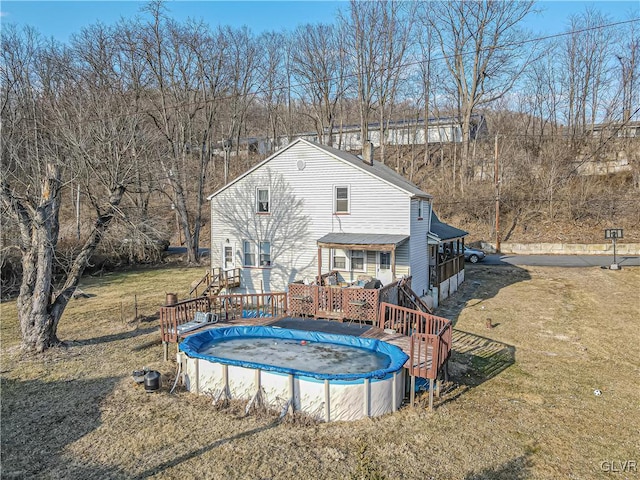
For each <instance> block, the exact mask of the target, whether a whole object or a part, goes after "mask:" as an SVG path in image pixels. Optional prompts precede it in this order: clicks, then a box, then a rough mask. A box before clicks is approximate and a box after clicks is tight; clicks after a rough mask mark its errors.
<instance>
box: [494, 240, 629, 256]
mask: <svg viewBox="0 0 640 480" xmlns="http://www.w3.org/2000/svg"><path fill="white" fill-rule="evenodd" d="M482 248H483V249H484V250H486V251H495V244H490V243H483V244H482ZM500 251H501V252H502V253H513V254H521V255H613V244H612V243H611V242H609V243H590V244H581V243H510V242H504V243H502V244H501V245H500ZM616 255H640V243H618V244H617V245H616Z"/></svg>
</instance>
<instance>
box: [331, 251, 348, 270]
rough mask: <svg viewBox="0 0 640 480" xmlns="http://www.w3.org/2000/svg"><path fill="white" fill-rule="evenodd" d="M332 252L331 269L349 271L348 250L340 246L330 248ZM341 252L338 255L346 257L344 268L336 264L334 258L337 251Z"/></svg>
mask: <svg viewBox="0 0 640 480" xmlns="http://www.w3.org/2000/svg"><path fill="white" fill-rule="evenodd" d="M330 251H331V254H330V257H331V260H330V263H329V265H331V268H330V270H339V271H340V272H348V271H349V255H348V254H347V252H348V250H347V251H345V250H342V249H339V248H332V249H330ZM337 252H339V253H340V254H339V255H337V256H338V257H344V268H338V267H336V266H335V262H334V258H335V257H336V253H337Z"/></svg>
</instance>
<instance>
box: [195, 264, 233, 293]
mask: <svg viewBox="0 0 640 480" xmlns="http://www.w3.org/2000/svg"><path fill="white" fill-rule="evenodd" d="M202 286H204V289H203V290H202V292H201V293H200V294H199V296H201V297H206V296H214V295H218V294H219V293H220V291H221V290H222V289H223V288H226V289H227V290H229V289H230V288H234V287H239V286H240V269H239V268H234V269H233V270H222V269H221V268H214V269H213V271H211V272H210V271H207V272H206V273H205V274H204V276H203V277H202V278H201V279H200V281H199V282H198V283H196V284H195V285H194V286H193V287H192V288H191V291H190V292H189V298H193V297H197V296H198V289H199V288H200V287H202Z"/></svg>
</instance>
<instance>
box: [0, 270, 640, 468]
mask: <svg viewBox="0 0 640 480" xmlns="http://www.w3.org/2000/svg"><path fill="white" fill-rule="evenodd" d="M200 273H201V272H200V270H189V269H177V268H174V269H165V270H145V271H140V272H129V273H126V274H113V275H108V276H105V277H103V278H99V279H90V280H87V281H85V282H84V284H83V290H84V291H85V292H87V293H89V294H93V295H95V296H93V297H91V298H86V299H79V300H76V301H73V302H72V304H71V305H70V307H69V309H68V311H67V312H66V313H65V316H64V317H63V320H62V322H61V325H60V330H59V336H60V338H61V339H64V340H66V341H67V342H68V346H67V348H62V349H56V350H52V351H49V352H47V353H46V354H45V355H42V356H32V355H27V354H24V353H22V352H21V350H20V349H19V346H18V345H19V338H18V327H17V322H16V315H15V306H14V304H13V303H4V304H2V306H1V310H0V313H1V322H0V327H1V330H0V332H1V334H2V358H1V369H2V370H1V375H2V377H1V381H2V383H1V386H2V392H1V394H2V397H1V399H2V419H1V420H2V424H1V434H2V437H1V439H2V477H4V478H71V479H74V478H77V479H85V478H149V477H153V478H181V479H190V478H239V479H240V478H241V479H245V478H254V479H267V478H278V479H280V478H285V479H286V478H296V479H300V478H387V479H395V478H416V479H418V478H419V479H424V478H444V479H448V478H460V479H463V478H464V479H481V478H491V479H495V478H505V479H506V478H509V479H514V478H516V479H517V478H523V479H524V478H545V479H547V478H548V479H557V478H594V477H598V476H599V475H601V476H602V477H603V478H609V477H610V476H611V474H606V473H604V472H602V471H601V470H600V462H601V461H605V460H615V461H624V460H628V459H631V460H636V461H639V463H640V453H639V451H638V438H640V411H639V409H638V398H639V397H638V378H640V365H639V361H638V345H639V344H640V333H639V329H638V321H639V320H638V319H640V298H639V295H640V294H639V292H640V269H625V270H622V271H617V272H615V271H609V270H601V269H559V268H535V267H530V268H527V269H523V268H517V267H484V266H473V267H471V268H469V269H468V270H467V281H466V282H465V284H464V287H463V289H462V290H461V292H459V295H457V296H456V297H454V298H453V299H451V300H450V301H448V302H447V303H446V304H445V305H444V306H443V308H442V309H441V311H440V312H439V313H441V314H444V315H449V316H450V317H451V318H453V319H455V320H456V341H455V345H454V347H455V349H456V351H455V353H454V361H453V362H452V365H451V372H452V377H453V382H452V383H451V384H449V385H448V390H447V393H446V394H445V395H444V397H443V399H442V400H441V402H440V405H439V407H438V408H437V410H436V411H435V412H434V413H429V412H428V411H426V410H425V409H424V408H417V409H410V408H404V409H402V410H401V411H400V412H398V413H396V414H393V415H387V416H384V417H381V418H377V419H372V420H364V421H359V422H351V423H339V422H338V423H331V424H322V423H315V422H309V421H305V420H304V419H299V418H298V419H294V420H288V421H285V422H281V423H278V422H277V421H276V416H275V415H273V414H269V413H263V414H259V415H255V414H254V415H250V416H248V417H245V416H244V409H243V405H242V404H239V403H238V402H231V403H230V404H229V405H227V406H223V407H220V406H218V407H216V406H213V405H212V404H211V400H210V399H209V398H207V397H202V396H201V397H198V396H195V395H192V394H189V393H186V392H182V391H180V392H178V393H177V394H174V395H170V394H169V393H168V390H169V388H170V382H171V381H172V380H173V378H174V374H175V372H174V364H173V363H164V362H162V349H161V346H160V344H159V342H158V333H157V328H156V320H155V319H154V314H155V312H156V311H157V307H158V305H160V304H161V303H162V302H163V300H164V296H165V292H167V291H177V292H179V294H180V295H181V296H182V297H183V296H184V294H185V292H186V290H188V286H189V284H190V283H191V282H192V281H193V280H194V279H195V278H196V277H197V276H198V275H199V274H200ZM134 294H137V295H138V298H139V302H140V310H141V312H142V313H144V314H145V315H146V316H147V317H146V318H144V319H143V320H142V321H139V322H132V321H131V320H132V319H131V318H126V319H125V321H122V320H121V319H120V311H121V309H120V301H122V300H123V299H124V300H125V301H126V302H127V304H130V303H131V298H132V296H133V295H134ZM487 319H490V320H491V323H492V324H493V325H494V328H492V329H488V328H487V326H486V325H487ZM142 366H149V367H152V368H154V369H157V370H159V371H160V372H161V373H162V374H163V376H164V384H163V388H162V391H161V392H160V393H157V394H146V393H145V392H144V391H143V390H142V388H141V387H138V386H136V385H135V384H134V382H133V380H132V378H131V376H130V375H131V371H132V370H134V369H137V368H140V367H142ZM596 388H598V389H601V390H602V392H603V394H602V396H599V397H596V396H594V394H593V391H594V389H596ZM423 401H424V400H423ZM625 475H632V476H627V477H625ZM633 476H634V475H633V474H620V475H618V476H617V478H632V477H633Z"/></svg>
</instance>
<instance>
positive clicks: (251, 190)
mask: <svg viewBox="0 0 640 480" xmlns="http://www.w3.org/2000/svg"><path fill="white" fill-rule="evenodd" d="M264 173H265V175H264V176H249V177H247V178H245V179H244V180H243V181H241V182H239V183H238V184H237V185H236V186H235V187H233V188H231V189H230V190H229V191H227V192H223V193H222V194H221V195H219V196H218V197H216V198H214V199H213V200H212V208H213V209H214V211H215V213H216V216H217V217H218V221H217V224H216V228H218V229H219V235H220V236H221V237H222V238H225V237H226V238H227V239H233V242H232V244H233V243H235V244H236V248H235V253H234V257H235V264H236V266H241V265H243V264H244V261H245V258H244V257H245V253H247V254H253V253H255V259H254V263H255V264H257V266H262V267H265V266H266V267H268V268H260V269H249V270H246V272H253V274H252V275H249V274H246V272H243V279H242V283H243V286H245V288H247V289H248V290H252V291H259V290H261V289H265V290H267V291H269V290H270V288H269V285H270V284H273V285H276V286H280V287H281V288H284V287H286V286H287V285H288V284H289V283H291V282H292V281H295V280H300V279H302V278H304V277H305V276H310V277H311V278H313V277H314V276H315V275H316V274H317V270H316V269H315V268H314V265H315V261H316V256H315V255H314V256H313V257H312V258H309V255H308V252H309V251H311V252H313V251H315V249H316V240H317V238H316V237H315V236H313V234H312V232H311V231H310V230H309V228H310V224H311V219H310V217H309V216H308V215H306V214H305V213H304V199H302V198H298V197H296V195H295V194H294V191H293V189H292V188H291V186H290V185H289V184H288V183H287V181H286V180H285V178H284V176H283V175H282V174H280V173H277V172H274V171H272V170H271V169H270V168H269V167H267V168H266V169H265V170H264ZM265 187H268V188H269V207H268V208H269V212H268V213H263V214H256V191H257V189H258V188H265ZM244 241H248V242H249V244H250V248H251V250H250V251H249V252H244V244H243V242H244ZM260 242H270V251H269V263H268V264H267V265H261V263H262V261H263V260H265V258H263V255H262V254H263V253H265V252H262V251H261V248H262V247H261V243H260ZM214 243H215V242H214ZM211 258H212V262H214V261H217V262H218V264H219V263H220V261H221V258H222V248H221V246H219V245H217V244H214V245H212V246H211ZM293 272H295V276H297V277H299V278H292V276H293ZM254 282H261V283H262V285H257V284H256V285H254Z"/></svg>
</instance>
